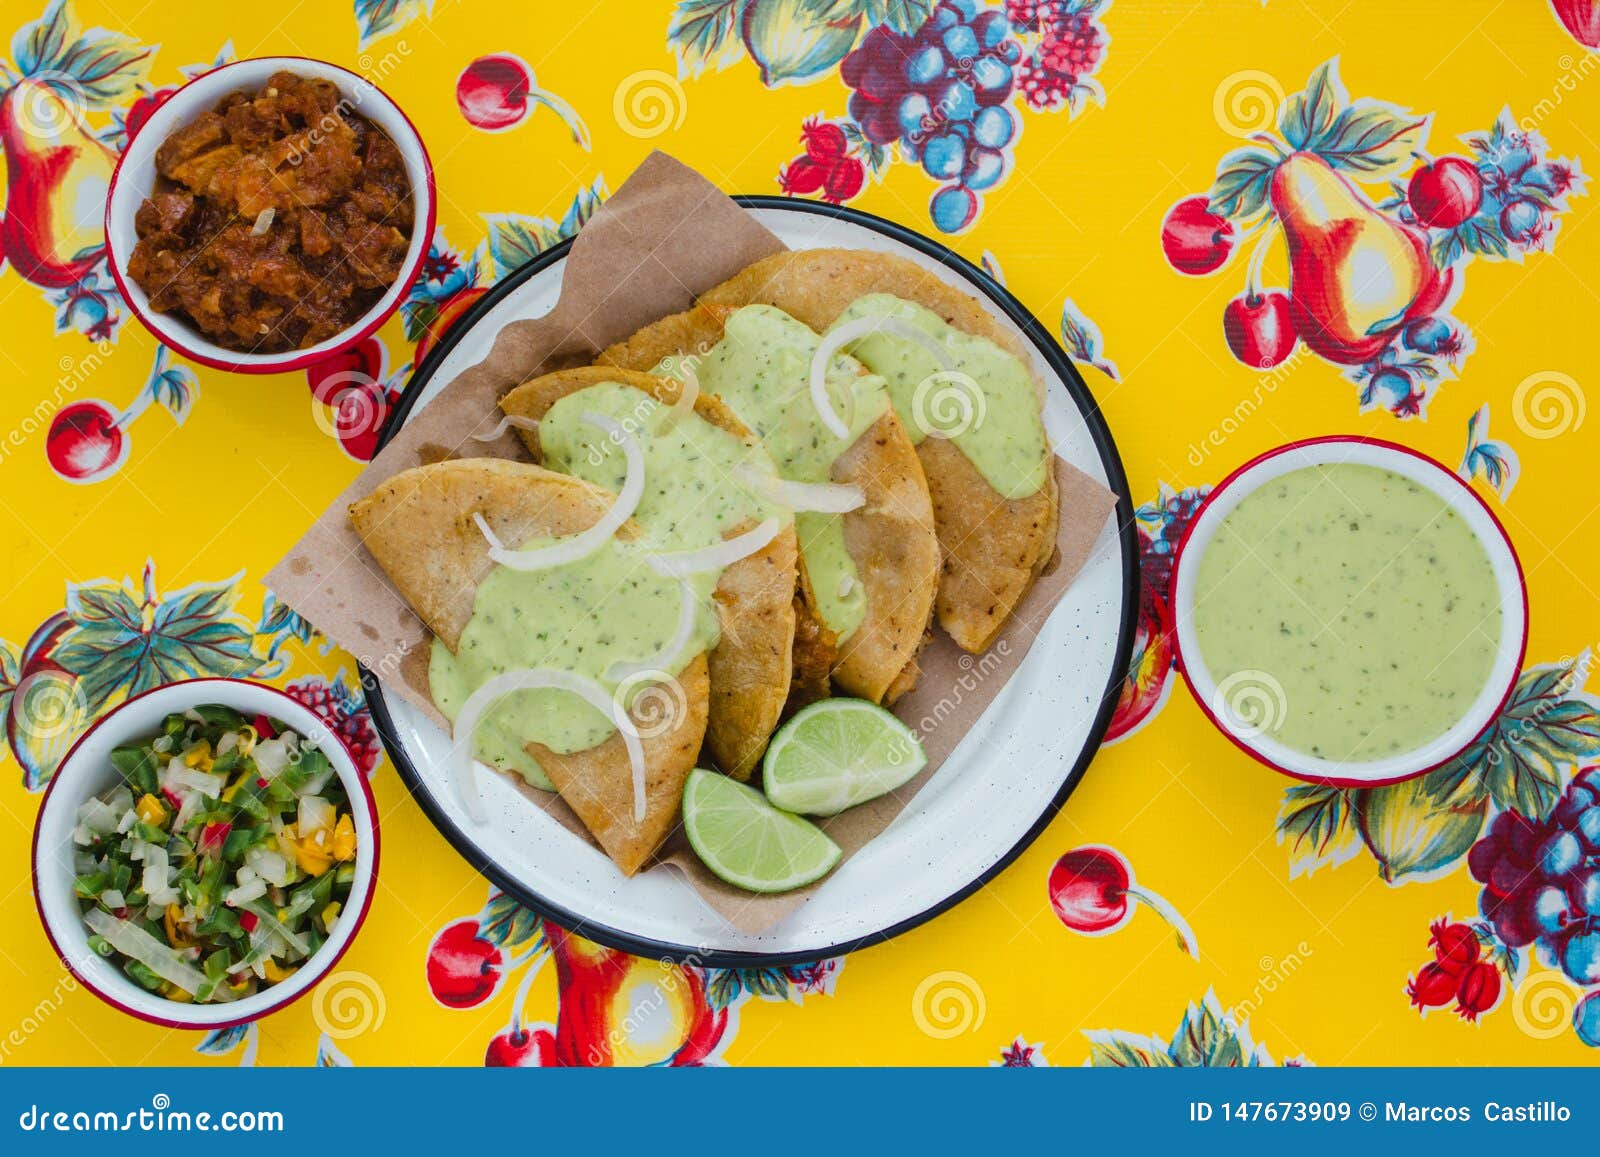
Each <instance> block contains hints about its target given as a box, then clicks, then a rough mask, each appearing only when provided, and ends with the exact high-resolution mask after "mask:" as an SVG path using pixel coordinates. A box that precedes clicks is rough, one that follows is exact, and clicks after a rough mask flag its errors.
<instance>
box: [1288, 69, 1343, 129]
mask: <svg viewBox="0 0 1600 1157" xmlns="http://www.w3.org/2000/svg"><path fill="white" fill-rule="evenodd" d="M1344 105H1345V93H1344V86H1343V85H1341V84H1340V83H1339V62H1338V59H1337V58H1335V59H1333V60H1330V61H1328V62H1327V63H1325V64H1322V65H1320V66H1319V67H1318V68H1317V70H1316V71H1315V72H1314V73H1312V74H1311V81H1310V83H1308V84H1307V85H1306V88H1305V91H1304V92H1297V93H1295V94H1294V95H1293V96H1291V97H1290V98H1289V99H1288V100H1286V101H1284V102H1283V110H1282V112H1281V113H1279V116H1278V128H1279V130H1280V131H1282V133H1283V137H1284V139H1285V140H1286V141H1288V142H1289V144H1290V145H1291V146H1292V147H1294V148H1297V149H1306V148H1310V147H1311V142H1312V141H1314V140H1316V139H1317V138H1318V137H1321V136H1323V135H1324V134H1326V133H1327V132H1328V131H1329V130H1330V129H1332V127H1333V124H1334V121H1335V120H1336V119H1337V117H1338V115H1339V112H1340V110H1342V109H1343V108H1344Z"/></svg>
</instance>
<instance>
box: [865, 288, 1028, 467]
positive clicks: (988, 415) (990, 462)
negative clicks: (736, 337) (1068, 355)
mask: <svg viewBox="0 0 1600 1157" xmlns="http://www.w3.org/2000/svg"><path fill="white" fill-rule="evenodd" d="M883 316H888V317H894V318H899V319H900V320H902V321H906V322H909V323H910V324H911V325H913V326H915V327H916V328H918V329H920V330H922V331H923V332H924V333H926V334H928V335H929V336H930V337H932V338H933V339H934V340H935V341H936V342H938V344H939V345H940V347H942V348H943V350H944V351H945V356H946V358H947V359H948V362H949V368H948V369H946V368H945V367H942V366H940V364H939V363H938V362H937V361H935V360H934V357H933V355H932V354H931V353H930V352H929V351H927V350H925V349H923V348H922V346H920V345H918V344H917V343H916V342H914V341H911V340H909V339H907V338H904V337H901V336H899V335H897V334H893V333H882V332H880V333H875V334H871V335H869V336H867V337H864V338H861V339H860V340H859V341H856V342H852V343H851V345H850V353H851V354H852V355H853V356H854V357H856V358H858V359H859V360H860V361H861V363H862V364H863V365H865V366H866V367H867V368H868V369H869V370H871V371H872V372H873V373H875V374H880V375H882V377H883V378H884V380H885V381H886V382H888V385H889V396H890V398H891V399H892V400H893V402H894V409H895V413H897V414H899V415H900V420H901V421H902V422H904V423H905V426H906V429H907V430H908V431H910V433H911V438H912V441H914V442H921V441H922V439H923V438H924V437H927V436H929V435H932V436H934V437H948V438H949V439H950V440H951V441H953V442H954V443H955V444H956V446H957V447H958V448H959V449H960V450H961V452H962V453H963V454H965V455H966V456H967V460H968V461H970V462H971V463H972V464H973V465H974V466H975V467H977V469H978V473H980V474H982V475H983V477H984V480H985V481H987V482H988V483H989V485H990V486H992V487H994V488H995V490H996V491H998V492H999V493H1001V494H1003V495H1005V496H1006V497H1007V498H1026V497H1027V496H1028V495H1030V494H1036V493H1038V491H1039V488H1040V487H1041V486H1043V485H1044V483H1045V469H1046V468H1047V466H1048V463H1049V457H1050V456H1049V443H1048V441H1047V439H1046V437H1045V432H1044V422H1043V420H1042V419H1041V417H1040V415H1039V398H1038V395H1037V393H1035V391H1034V383H1033V375H1032V374H1030V373H1029V372H1028V368H1027V367H1026V366H1025V365H1023V364H1022V362H1021V361H1019V360H1018V359H1017V358H1016V357H1015V356H1014V355H1012V354H1010V353H1007V352H1006V351H1005V350H1003V349H1001V348H1000V347H999V346H997V345H995V344H994V343H993V342H991V341H988V340H986V339H984V338H981V337H974V336H973V335H972V334H968V333H963V332H961V331H960V330H958V329H956V328H954V327H953V326H951V325H949V324H948V323H947V322H946V321H945V320H944V319H943V318H942V317H940V316H939V315H938V314H936V313H934V312H933V311H932V310H930V309H926V308H924V307H923V306H920V305H918V304H916V303H915V302H911V301H905V300H903V299H901V298H898V297H894V296H892V295H890V294H887V293H869V294H867V295H866V296H865V297H860V298H857V299H856V300H855V301H853V302H851V304H850V307H849V308H848V309H846V310H845V311H844V312H843V313H842V314H840V315H839V320H838V321H836V322H835V323H834V327H835V328H837V327H838V326H841V325H844V324H845V323H847V322H851V321H855V320H857V319H859V318H863V317H883Z"/></svg>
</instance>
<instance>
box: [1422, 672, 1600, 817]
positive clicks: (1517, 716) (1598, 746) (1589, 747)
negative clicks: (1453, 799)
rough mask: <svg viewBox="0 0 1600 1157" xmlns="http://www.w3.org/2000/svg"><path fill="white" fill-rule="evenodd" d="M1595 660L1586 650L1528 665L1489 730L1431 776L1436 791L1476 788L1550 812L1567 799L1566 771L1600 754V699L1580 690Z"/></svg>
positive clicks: (1537, 812) (1522, 807) (1498, 800)
mask: <svg viewBox="0 0 1600 1157" xmlns="http://www.w3.org/2000/svg"><path fill="white" fill-rule="evenodd" d="M1591 661H1592V660H1591V659H1590V657H1589V655H1588V653H1587V652H1585V653H1584V654H1583V655H1582V656H1580V657H1579V658H1578V659H1576V660H1572V661H1570V662H1567V663H1556V664H1549V665H1545V666H1539V667H1533V668H1530V669H1529V670H1527V671H1524V672H1523V674H1522V677H1521V678H1520V679H1519V680H1518V681H1517V686H1516V688H1515V690H1513V692H1512V694H1511V699H1510V701H1509V702H1508V703H1507V704H1506V706H1505V707H1504V708H1503V709H1502V710H1501V712H1500V715H1499V716H1498V717H1497V718H1496V719H1495V721H1494V723H1493V724H1491V725H1490V727H1489V729H1488V730H1487V731H1486V732H1485V733H1484V734H1483V735H1481V736H1479V737H1478V739H1476V740H1475V741H1474V742H1473V744H1472V746H1470V747H1469V748H1467V750H1466V751H1464V752H1463V753H1462V754H1461V755H1460V756H1458V757H1457V758H1456V759H1454V760H1452V761H1451V762H1450V763H1449V764H1446V765H1445V766H1444V767H1442V768H1440V769H1439V770H1438V771H1436V772H1433V773H1432V774H1431V775H1429V777H1428V786H1429V788H1430V793H1431V794H1432V795H1433V797H1434V798H1435V799H1436V800H1443V799H1445V798H1446V797H1449V796H1460V795H1462V794H1465V793H1469V792H1477V793H1482V794H1486V795H1487V796H1488V798H1490V799H1492V800H1493V801H1494V803H1495V806H1496V807H1499V808H1502V809H1506V808H1514V809H1515V810H1517V811H1519V812H1521V813H1522V814H1523V815H1526V816H1530V817H1534V818H1543V817H1544V816H1545V815H1547V814H1548V813H1549V811H1550V809H1551V808H1553V807H1554V806H1555V804H1556V801H1557V800H1559V799H1560V797H1561V790H1562V785H1563V783H1564V782H1565V778H1566V775H1565V773H1566V772H1567V771H1568V770H1570V769H1571V768H1573V767H1576V766H1579V765H1581V764H1583V763H1585V762H1586V761H1588V760H1590V759H1593V758H1595V757H1596V756H1597V755H1600V710H1597V707H1600V703H1597V702H1596V701H1595V700H1594V699H1593V697H1591V696H1589V695H1587V694H1584V693H1582V692H1580V691H1578V690H1577V687H1578V686H1579V685H1580V684H1581V682H1582V680H1583V678H1584V677H1586V676H1587V674H1588V668H1589V664H1590V663H1591Z"/></svg>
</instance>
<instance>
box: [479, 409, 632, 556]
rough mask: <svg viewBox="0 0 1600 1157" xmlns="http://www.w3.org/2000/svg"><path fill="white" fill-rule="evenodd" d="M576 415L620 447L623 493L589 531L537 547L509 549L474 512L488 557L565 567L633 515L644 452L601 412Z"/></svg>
mask: <svg viewBox="0 0 1600 1157" xmlns="http://www.w3.org/2000/svg"><path fill="white" fill-rule="evenodd" d="M579 417H580V419H581V420H582V421H583V423H584V425H586V426H593V427H594V428H595V429H597V430H599V431H601V432H602V433H604V434H605V435H606V436H607V437H609V438H610V439H611V440H612V441H613V442H615V443H616V444H617V445H618V446H620V447H622V453H623V454H624V455H625V456H626V457H627V459H628V474H627V477H626V478H625V479H624V480H623V483H622V492H621V493H620V494H618V495H617V500H616V501H615V502H613V503H612V504H611V509H609V510H607V511H606V512H605V513H604V514H603V515H601V516H600V520H599V521H598V522H596V523H595V524H594V525H593V526H591V527H590V528H589V529H588V530H585V531H580V532H579V533H578V534H574V535H571V536H569V537H567V538H563V539H559V540H558V541H556V542H553V543H551V544H550V545H549V546H542V547H540V548H539V549H538V550H512V549H509V548H508V547H507V546H506V545H505V543H503V542H501V541H500V539H499V538H498V537H497V536H496V535H495V534H494V533H493V532H492V531H491V530H490V529H489V524H488V523H486V522H485V521H484V520H483V517H482V516H481V515H478V514H474V515H473V516H472V519H473V521H474V522H476V523H477V525H478V530H479V531H480V532H482V534H483V537H484V538H485V539H486V540H487V541H488V543H489V557H490V558H492V559H494V561H495V562H497V563H499V564H500V565H501V566H507V567H510V568H511V569H512V570H522V571H530V570H548V569H549V568H550V567H555V566H565V565H566V564H568V563H572V562H577V561H578V560H579V559H584V558H588V557H589V556H590V555H591V554H593V553H594V552H595V551H597V550H599V549H600V548H601V547H602V546H604V545H605V544H606V543H607V542H609V541H610V540H611V536H612V535H614V534H616V533H617V531H619V530H621V529H622V524H623V523H625V522H627V521H628V519H630V518H632V517H633V512H634V511H635V510H637V509H638V507H639V500H640V499H641V498H643V497H644V451H643V450H641V449H640V448H639V440H638V439H637V438H635V437H634V436H633V434H632V432H631V431H629V430H627V429H625V428H624V427H623V425H622V424H621V423H620V422H616V421H613V420H612V419H610V418H608V417H606V416H605V415H604V414H597V413H595V412H594V411H593V410H585V411H584V412H583V413H582V414H581V415H579Z"/></svg>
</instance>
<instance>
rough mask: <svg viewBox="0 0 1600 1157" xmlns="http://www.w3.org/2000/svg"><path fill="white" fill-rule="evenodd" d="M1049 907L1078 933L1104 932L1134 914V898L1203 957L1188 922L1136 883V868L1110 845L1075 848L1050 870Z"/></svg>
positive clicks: (1189, 949) (1184, 946) (1185, 947)
mask: <svg viewBox="0 0 1600 1157" xmlns="http://www.w3.org/2000/svg"><path fill="white" fill-rule="evenodd" d="M1049 888H1050V906H1051V907H1052V908H1054V909H1055V913H1056V916H1057V917H1058V918H1059V919H1060V920H1061V922H1062V923H1063V924H1065V925H1066V926H1067V927H1068V928H1070V929H1072V930H1073V931H1074V932H1082V933H1083V934H1084V935H1086V936H1103V935H1105V934H1106V933H1109V932H1115V931H1116V930H1117V929H1119V928H1121V927H1122V926H1123V925H1124V924H1126V923H1127V922H1128V921H1129V920H1130V919H1132V918H1133V908H1134V901H1138V902H1139V903H1142V904H1144V905H1145V906H1146V907H1147V908H1150V909H1151V910H1153V911H1154V912H1155V913H1156V914H1157V915H1159V916H1160V917H1161V918H1162V919H1163V920H1165V921H1166V922H1167V923H1168V924H1169V925H1170V926H1171V927H1172V930H1173V931H1174V932H1175V933H1177V937H1178V946H1179V947H1180V948H1182V949H1183V950H1184V951H1185V952H1187V953H1188V954H1189V955H1190V956H1193V957H1194V958H1195V959H1196V960H1198V959H1200V948H1199V945H1198V944H1197V943H1196V941H1195V938H1194V932H1193V931H1192V930H1191V929H1190V928H1189V923H1188V921H1186V920H1185V919H1184V918H1183V917H1182V916H1181V915H1179V914H1178V910H1177V909H1176V908H1174V907H1173V906H1172V905H1171V904H1170V903H1168V902H1167V901H1166V900H1165V899H1163V898H1162V897H1160V896H1158V895H1156V893H1154V892H1152V891H1150V890H1149V889H1147V888H1141V887H1139V886H1137V885H1136V884H1135V883H1134V879H1133V868H1132V867H1131V866H1129V864H1128V861H1127V860H1125V859H1123V858H1122V856H1121V854H1119V853H1118V852H1117V851H1115V850H1114V849H1112V848H1107V847H1102V846H1098V845H1091V846H1088V847H1082V848H1074V849H1073V850H1072V851H1070V852H1068V853H1067V854H1066V855H1064V856H1062V857H1061V858H1060V859H1059V860H1057V861H1056V863H1055V867H1053V868H1051V869H1050V883H1049Z"/></svg>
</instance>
